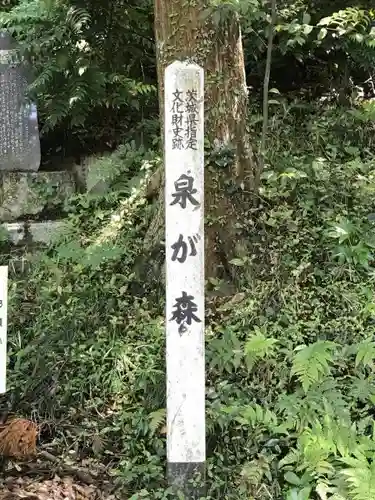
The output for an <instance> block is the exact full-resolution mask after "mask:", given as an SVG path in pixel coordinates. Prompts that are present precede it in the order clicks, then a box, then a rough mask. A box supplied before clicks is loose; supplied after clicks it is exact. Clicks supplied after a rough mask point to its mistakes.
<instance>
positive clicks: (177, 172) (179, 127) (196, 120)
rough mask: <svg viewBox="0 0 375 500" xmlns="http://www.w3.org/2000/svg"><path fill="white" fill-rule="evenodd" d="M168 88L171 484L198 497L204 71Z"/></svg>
mask: <svg viewBox="0 0 375 500" xmlns="http://www.w3.org/2000/svg"><path fill="white" fill-rule="evenodd" d="M164 88H165V101H164V105H165V109H164V118H165V120H164V127H165V143H164V147H165V220H166V224H165V226H166V236H165V245H166V343H167V349H166V351H167V352H166V364H167V459H168V479H169V483H170V484H171V485H173V486H176V487H177V488H178V489H180V490H181V491H183V492H185V493H186V494H187V496H186V498H189V499H190V498H199V496H201V495H200V493H199V492H198V489H199V488H198V487H197V488H196V487H194V486H191V485H190V483H191V480H192V478H194V477H196V473H197V472H198V473H201V475H203V477H204V471H205V461H206V431H205V427H206V426H205V350H204V102H203V100H204V76H203V68H201V67H200V66H198V65H196V64H188V63H186V62H179V61H176V62H174V63H173V64H171V65H170V66H168V67H167V68H166V70H165V87H164ZM202 479H203V478H202Z"/></svg>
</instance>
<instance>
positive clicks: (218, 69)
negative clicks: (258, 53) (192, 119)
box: [145, 0, 257, 279]
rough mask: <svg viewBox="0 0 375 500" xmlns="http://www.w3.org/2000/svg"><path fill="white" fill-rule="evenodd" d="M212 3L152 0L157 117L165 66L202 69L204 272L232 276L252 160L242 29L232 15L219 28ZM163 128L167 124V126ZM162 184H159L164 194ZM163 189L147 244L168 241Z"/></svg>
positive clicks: (241, 245) (250, 191)
mask: <svg viewBox="0 0 375 500" xmlns="http://www.w3.org/2000/svg"><path fill="white" fill-rule="evenodd" d="M208 7H209V0H155V34H156V49H157V65H158V80H159V103H160V116H161V120H163V116H164V110H163V107H164V92H163V87H164V70H165V67H166V66H167V65H169V64H170V63H171V62H173V61H174V60H189V61H191V62H196V63H197V64H199V65H201V66H202V67H203V68H204V70H205V136H206V139H207V140H208V142H209V147H208V149H207V153H206V171H205V211H206V223H205V231H206V277H207V278H210V277H216V278H217V277H219V278H221V277H225V278H231V279H235V275H236V273H235V271H236V268H234V267H233V266H231V265H230V264H229V261H230V260H231V259H232V258H233V257H242V256H243V255H244V254H246V253H247V249H246V243H245V239H244V238H243V236H242V234H241V230H240V229H239V224H236V223H237V222H240V220H241V216H242V215H243V214H244V211H245V210H246V209H248V208H249V205H251V204H252V203H253V200H254V196H255V193H256V191H257V186H254V179H255V177H256V176H255V169H256V166H255V162H254V157H253V152H252V148H251V145H250V140H249V134H248V132H247V126H246V125H247V124H246V119H247V86H246V77H245V70H244V58H243V49H242V40H241V31H240V26H239V23H238V20H237V17H236V15H235V14H232V15H231V16H230V17H229V18H227V19H225V20H222V21H221V22H220V23H219V26H217V25H215V24H214V23H213V21H212V16H208V17H207V14H206V13H207V8H208ZM162 130H163V127H162ZM162 188H163V186H161V191H162V190H163V189H162ZM163 224H164V203H163V193H162V192H161V193H160V196H159V207H158V213H157V215H156V217H155V218H154V220H153V221H152V223H151V226H150V230H149V233H148V235H147V238H146V241H145V243H146V245H147V246H148V247H150V246H153V245H154V244H155V243H156V242H158V241H159V242H160V240H161V239H162V238H163V231H164V225H163Z"/></svg>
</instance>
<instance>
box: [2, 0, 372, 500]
mask: <svg viewBox="0 0 375 500" xmlns="http://www.w3.org/2000/svg"><path fill="white" fill-rule="evenodd" d="M216 4H217V5H216V7H215V12H219V14H218V16H219V18H220V16H225V13H226V11H227V10H228V9H236V10H237V11H238V14H239V15H240V16H241V19H242V23H243V30H244V43H245V48H246V58H247V72H248V79H249V83H250V84H251V85H252V86H253V92H252V97H253V99H252V102H251V118H250V123H249V127H250V128H251V130H252V136H253V137H254V142H255V143H256V141H257V139H256V138H258V137H259V136H260V132H261V126H262V123H261V120H262V117H261V115H260V113H259V102H260V98H261V84H262V77H263V72H264V54H265V49H266V45H265V44H266V38H267V30H268V29H269V9H268V4H264V3H263V2H261V1H258V0H252V1H248V2H235V1H234V0H232V1H228V2H216ZM151 9H152V6H151V5H150V4H149V3H148V2H140V1H137V2H134V3H131V2H127V3H126V4H125V5H124V3H122V2H113V3H111V4H110V5H107V4H105V5H104V4H103V5H101V4H100V3H99V4H95V6H94V5H93V4H92V3H91V2H70V1H69V2H68V1H65V0H64V1H61V2H58V3H57V2H51V1H47V0H44V1H36V0H33V1H32V2H29V1H21V2H19V3H14V4H13V6H12V8H11V9H7V10H4V11H3V12H2V13H1V14H0V24H1V25H2V26H4V27H6V28H7V29H9V30H10V31H11V32H12V33H13V34H14V35H15V36H16V37H17V39H18V40H19V41H20V42H23V45H22V46H23V51H24V54H25V56H26V57H28V58H29V59H30V61H31V62H32V63H33V67H34V70H35V76H36V80H35V81H34V83H33V85H32V87H31V89H30V90H31V92H33V93H34V96H36V98H37V100H38V106H39V109H40V113H41V119H42V131H43V134H44V139H43V141H44V142H43V147H44V154H45V156H46V157H47V156H48V154H50V153H51V152H52V153H53V154H54V153H55V152H56V151H63V155H64V154H65V155H72V154H82V155H87V154H89V153H90V152H91V151H93V147H94V146H93V144H94V143H95V144H97V145H98V149H99V150H105V149H106V148H109V149H111V148H114V147H115V146H117V145H119V144H120V143H122V145H121V146H119V147H118V148H117V149H116V150H115V152H113V153H112V154H111V155H110V156H99V157H98V159H97V163H96V165H97V167H96V171H98V172H100V174H101V176H104V178H105V179H106V180H107V182H108V183H109V184H110V190H109V191H108V193H107V194H106V195H94V194H82V195H76V196H75V197H73V198H71V199H70V200H68V201H67V203H66V206H65V209H64V210H65V214H66V216H67V223H66V227H65V229H64V231H63V233H62V234H61V235H60V237H59V239H58V240H57V241H56V242H55V243H54V244H52V245H51V246H50V248H48V249H47V250H46V251H43V252H40V253H39V254H38V255H34V256H33V257H30V258H31V259H32V267H31V270H30V271H29V273H28V274H27V275H26V276H22V275H20V274H17V275H16V276H15V277H14V278H13V279H12V285H11V290H10V297H9V300H10V311H9V313H10V320H9V324H10V332H9V335H10V345H9V349H10V380H9V384H10V390H9V394H10V395H11V403H12V405H13V409H14V410H15V411H17V412H18V413H22V414H24V415H32V416H34V417H36V418H37V419H38V420H39V421H40V422H42V423H44V427H43V429H44V430H43V431H42V436H41V439H42V441H48V440H51V439H52V438H53V439H54V440H55V441H56V442H57V446H59V449H60V451H61V453H62V454H63V453H64V450H65V448H66V447H67V445H68V447H73V448H74V449H75V450H77V452H78V453H82V454H84V455H85V456H89V457H90V458H91V460H92V461H93V463H95V461H97V462H101V463H105V464H107V465H108V468H109V470H110V472H111V474H112V475H113V476H114V480H115V481H116V482H117V483H118V485H119V487H121V490H122V494H123V497H124V498H130V499H133V500H135V499H140V498H150V499H157V498H175V497H174V496H173V494H172V493H170V492H169V491H168V489H167V487H166V484H165V481H164V476H165V473H164V472H165V471H164V469H165V430H164V429H163V427H164V424H165V387H164V384H165V376H164V373H165V371H164V330H163V314H164V304H163V296H162V294H161V295H160V293H159V289H158V283H157V282H156V281H160V277H157V278H156V280H155V282H153V281H152V280H150V279H149V280H148V281H147V282H144V280H143V276H142V273H141V271H140V269H139V265H138V264H139V262H141V261H142V256H143V238H144V235H145V232H146V230H147V228H148V224H149V221H150V218H151V217H152V215H153V209H154V208H153V206H152V205H150V204H149V203H148V200H146V197H145V185H146V183H147V179H148V178H149V176H150V175H151V174H152V172H154V171H155V170H156V169H157V167H158V165H159V164H160V157H159V151H158V149H157V147H154V146H153V143H154V142H155V141H156V136H157V133H158V123H157V120H155V114H156V110H157V103H156V91H155V84H156V81H155V62H154V48H153V40H152V37H153V35H152V10H151ZM370 9H371V5H370V2H368V3H365V2H363V3H362V4H361V5H359V6H358V5H355V6H353V5H352V3H351V2H343V1H335V2H323V1H320V2H314V7H313V8H311V7H310V6H309V5H308V4H307V3H305V2H303V1H302V0H301V1H296V2H290V1H288V2H282V3H279V4H278V17H277V24H276V27H275V30H276V37H275V48H274V59H273V72H272V75H273V77H272V78H273V81H272V85H273V86H274V89H272V92H271V98H270V103H269V104H270V107H271V116H270V124H269V130H268V149H267V151H268V152H267V155H266V165H265V170H264V173H263V179H262V187H261V191H260V200H261V203H260V205H259V206H258V207H257V208H256V209H254V208H251V206H250V204H249V210H248V217H247V218H246V220H241V221H239V223H241V225H242V229H243V232H244V233H245V234H246V236H247V237H248V238H249V239H250V240H251V242H252V248H253V252H252V254H251V255H248V256H247V257H246V259H237V260H236V264H237V265H238V266H239V267H240V268H241V271H242V273H241V276H242V277H243V282H242V286H241V292H242V294H243V295H242V296H240V297H239V296H237V299H238V300H239V302H238V303H236V305H235V306H233V305H231V303H230V302H229V303H227V302H225V301H221V302H220V301H217V300H215V299H208V301H207V318H206V319H207V331H206V339H207V342H206V349H207V433H208V470H207V476H208V493H207V498H209V499H218V498H220V499H221V498H225V499H228V500H231V499H233V500H235V499H237V500H238V499H244V498H249V499H255V500H266V499H269V498H272V499H275V500H281V499H285V500H309V499H311V500H316V499H318V500H319V499H320V500H328V499H330V500H373V499H374V498H375V470H374V464H375V432H374V430H375V428H374V404H375V389H374V366H375V365H374V359H375V338H374V333H375V301H374V278H375V273H374V250H373V249H374V247H375V236H374V220H375V214H374V212H375V210H374V201H373V200H374V193H375V157H374V133H373V121H374V117H375V104H374V101H373V100H372V98H373V97H374V91H373V87H372V85H373V78H372V73H371V71H372V67H373V66H374V62H375V61H374V60H375V55H374V40H375V33H374V28H373V27H372V24H373V19H374V13H373V11H371V10H370ZM255 145H256V144H255ZM1 258H2V260H3V262H8V261H9V255H7V254H6V253H5V252H4V253H3V255H2V257H1ZM213 285H214V287H215V286H219V285H220V284H219V283H214V284H213Z"/></svg>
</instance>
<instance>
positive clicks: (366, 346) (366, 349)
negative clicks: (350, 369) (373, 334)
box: [355, 338, 375, 367]
mask: <svg viewBox="0 0 375 500" xmlns="http://www.w3.org/2000/svg"><path fill="white" fill-rule="evenodd" d="M356 347H357V355H356V358H355V366H356V367H357V366H359V365H360V364H362V365H364V366H372V365H373V362H374V359H375V342H372V339H371V338H368V339H366V340H364V341H363V342H360V343H359V344H357V346H356Z"/></svg>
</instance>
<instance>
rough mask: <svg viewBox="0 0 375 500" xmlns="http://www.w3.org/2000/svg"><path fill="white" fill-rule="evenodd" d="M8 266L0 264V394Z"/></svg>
mask: <svg viewBox="0 0 375 500" xmlns="http://www.w3.org/2000/svg"><path fill="white" fill-rule="evenodd" d="M7 325H8V266H0V394H4V393H5V392H6V374H7Z"/></svg>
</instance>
